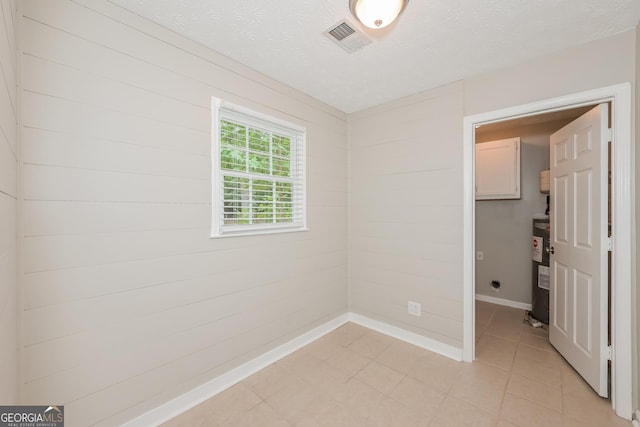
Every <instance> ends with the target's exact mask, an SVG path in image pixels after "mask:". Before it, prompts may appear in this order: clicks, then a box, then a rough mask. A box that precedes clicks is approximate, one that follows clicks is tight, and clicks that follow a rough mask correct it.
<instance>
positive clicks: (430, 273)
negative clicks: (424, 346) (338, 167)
mask: <svg viewBox="0 0 640 427" xmlns="http://www.w3.org/2000/svg"><path fill="white" fill-rule="evenodd" d="M462 90H463V89H462V83H454V84H451V85H447V86H444V87H441V88H437V89H434V90H431V91H427V92H424V93H421V94H418V95H415V96H411V97H408V98H404V99H402V100H399V101H395V102H391V103H388V104H385V105H382V106H379V107H374V108H372V109H370V110H366V111H363V112H360V113H355V114H353V115H351V116H350V117H349V149H350V153H349V173H350V176H349V185H350V207H349V209H350V210H349V218H350V220H349V281H350V282H349V283H350V306H351V311H353V312H355V313H359V314H362V315H365V316H368V317H371V318H373V319H376V320H379V321H382V322H385V323H388V324H391V325H395V326H398V327H401V328H403V329H407V330H409V331H412V332H415V333H418V334H420V335H423V336H426V337H429V338H432V339H434V340H436V341H439V342H442V343H446V344H449V345H452V346H454V347H458V348H462V314H463V313H462V250H463V247H462V227H461V226H460V224H461V223H462V201H463V198H462V171H461V169H460V168H461V165H460V158H461V157H462V143H461V141H462V117H463V92H462ZM390 201H392V203H390ZM409 300H411V301H416V302H419V303H421V305H422V316H421V317H416V316H411V315H409V314H408V313H407V302H408V301H409Z"/></svg>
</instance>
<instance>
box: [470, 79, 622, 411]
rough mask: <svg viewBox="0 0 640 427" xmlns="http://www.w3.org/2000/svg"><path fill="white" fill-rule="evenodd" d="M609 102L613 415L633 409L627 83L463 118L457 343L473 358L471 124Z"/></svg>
mask: <svg viewBox="0 0 640 427" xmlns="http://www.w3.org/2000/svg"><path fill="white" fill-rule="evenodd" d="M603 102H611V117H612V123H611V125H612V134H613V135H612V136H613V138H612V139H613V141H614V142H612V147H611V148H612V154H611V157H612V159H611V164H612V166H611V167H612V184H611V188H612V190H611V191H612V195H611V202H612V217H613V218H612V220H613V227H612V236H613V239H612V240H613V252H612V272H611V281H612V283H611V292H612V295H611V345H612V347H613V358H612V363H611V366H612V368H611V377H612V378H611V381H612V386H611V403H612V406H613V409H614V410H615V411H616V414H617V415H618V416H620V417H623V418H626V419H631V415H632V412H633V404H632V398H633V391H632V390H633V389H632V386H633V379H632V375H633V372H634V370H633V367H632V355H633V351H632V344H633V343H634V342H635V337H632V334H631V330H632V327H631V326H632V325H633V322H632V313H633V311H632V308H633V305H634V299H633V292H632V283H635V272H634V271H633V265H634V264H633V258H632V255H634V254H635V223H634V219H635V165H634V159H635V157H634V156H635V149H634V144H633V141H632V139H631V138H632V135H633V132H632V110H631V84H630V83H628V82H627V83H621V84H617V85H613V86H607V87H603V88H598V89H593V90H588V91H585V92H579V93H575V94H570V95H564V96H560V97H557V98H552V99H547V100H542V101H537V102H532V103H529V104H523V105H518V106H513V107H508V108H503V109H500V110H495V111H489V112H486V113H480V114H474V115H470V116H465V117H464V122H463V125H464V134H463V147H462V151H463V223H464V224H463V310H464V311H463V343H462V344H463V347H462V358H463V360H464V361H466V362H472V361H473V359H474V358H475V256H474V254H475V197H474V191H473V189H474V188H475V150H474V147H475V129H476V127H478V126H479V125H484V124H489V123H496V122H502V121H506V120H511V119H516V118H520V117H527V116H535V115H539V114H544V113H550V112H554V111H561V110H567V109H571V108H576V107H582V106H586V105H595V104H600V103H603Z"/></svg>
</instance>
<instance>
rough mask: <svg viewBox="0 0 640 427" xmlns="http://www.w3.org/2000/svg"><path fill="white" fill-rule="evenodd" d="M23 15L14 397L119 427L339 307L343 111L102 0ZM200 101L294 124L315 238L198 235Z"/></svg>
mask: <svg viewBox="0 0 640 427" xmlns="http://www.w3.org/2000/svg"><path fill="white" fill-rule="evenodd" d="M21 10H22V13H23V16H22V17H21V18H22V27H21V29H22V39H21V46H22V52H21V61H22V63H21V66H22V73H21V76H22V92H21V97H22V103H23V116H22V122H23V126H22V129H21V132H22V139H23V159H22V162H23V187H24V199H25V200H24V207H23V212H22V218H23V222H24V224H23V232H24V239H23V247H24V263H23V265H24V274H23V280H22V283H23V288H24V302H23V303H24V304H23V312H22V316H23V342H24V348H23V353H24V354H23V362H24V384H23V399H24V402H25V403H42V402H52V401H55V402H58V403H62V404H65V413H66V415H67V420H68V421H69V424H70V425H72V424H73V425H89V424H98V425H115V424H118V423H121V422H123V421H126V420H128V419H131V418H133V417H135V416H136V415H139V414H141V413H143V412H144V411H146V410H149V409H152V408H153V407H154V406H157V405H158V404H160V403H163V402H165V401H167V400H169V399H171V398H173V397H176V396H177V395H179V394H181V393H183V392H185V391H187V390H189V389H190V388H192V387H195V386H197V385H199V384H202V383H204V382H206V381H207V380H209V379H212V378H214V377H215V376H217V375H220V374H222V373H224V372H226V371H228V370H229V369H231V368H233V367H235V366H238V365H240V364H241V363H243V362H245V361H247V360H249V359H251V358H253V357H255V356H257V355H259V354H262V353H263V352H265V351H267V350H269V349H271V348H273V347H275V346H277V345H279V344H281V343H283V342H285V341H287V340H288V339H291V338H293V337H296V336H298V335H300V334H301V333H303V332H305V331H307V330H309V329H311V328H312V327H314V326H317V325H318V324H320V323H322V322H324V321H326V320H329V319H331V318H333V317H335V316H337V315H339V314H342V313H344V312H346V311H347V308H348V307H347V297H348V291H347V279H348V275H347V250H346V248H347V207H348V206H347V203H348V192H347V190H348V188H347V177H348V175H347V167H348V160H347V149H348V147H347V124H346V115H345V114H343V113H342V112H339V111H337V110H334V109H332V108H331V107H328V106H326V105H324V104H321V103H320V102H318V101H316V100H314V99H312V98H310V97H308V96H306V95H303V94H301V93H298V92H296V91H295V90H293V89H291V88H289V87H287V86H285V85H283V84H281V83H278V82H275V81H272V80H270V79H269V78H267V77H265V76H263V75H260V74H259V73H256V72H255V71H253V70H250V69H248V68H246V67H244V66H241V65H239V64H236V63H234V62H233V61H231V60H229V59H228V58H226V57H223V56H221V55H219V54H217V53H215V52H212V51H209V50H207V49H205V48H203V47H202V46H200V45H197V44H195V43H192V42H190V41H188V40H186V39H183V38H182V37H180V36H177V35H176V34H175V33H172V32H170V31H167V30H165V29H162V28H161V27H159V26H157V25H155V24H152V23H151V22H148V21H146V20H143V19H141V18H140V17H138V16H136V15H134V14H131V13H129V12H127V11H125V10H124V9H121V8H119V7H117V6H115V5H113V4H111V3H109V2H108V1H102V0H79V1H73V0H57V1H55V2H49V1H31V0H25V1H24V2H22V4H21ZM0 53H1V51H0ZM212 96H216V97H221V98H223V99H227V100H229V101H232V102H235V103H239V104H242V105H245V106H247V107H249V108H254V109H256V110H258V111H261V112H264V113H267V114H270V115H273V116H276V117H278V118H282V119H285V120H289V121H292V122H294V123H296V124H299V125H302V126H304V127H306V129H307V144H308V146H307V167H308V189H309V191H308V208H309V211H308V219H309V227H310V228H311V231H308V232H305V233H290V234H282V235H268V236H258V237H241V238H229V239H214V240H212V239H209V237H208V236H209V227H210V206H211V196H210V191H211V190H210V189H211V183H210V170H211V166H210V149H211V148H210V143H211V136H210V127H211V123H210V102H211V101H210V100H211V97H212ZM0 112H1V111H0ZM0 150H1V149H0ZM0 185H2V183H1V182H0ZM248 266H250V268H249V267H248Z"/></svg>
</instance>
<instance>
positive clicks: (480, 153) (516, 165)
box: [476, 138, 520, 200]
mask: <svg viewBox="0 0 640 427" xmlns="http://www.w3.org/2000/svg"><path fill="white" fill-rule="evenodd" d="M519 198H520V138H510V139H501V140H499V141H491V142H483V143H480V144H476V200H490V199H519Z"/></svg>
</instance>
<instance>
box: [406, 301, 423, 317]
mask: <svg viewBox="0 0 640 427" xmlns="http://www.w3.org/2000/svg"><path fill="white" fill-rule="evenodd" d="M407 311H408V312H409V314H412V315H414V316H418V317H421V316H422V306H421V305H420V303H419V302H415V301H409V308H408V310H407Z"/></svg>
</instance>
